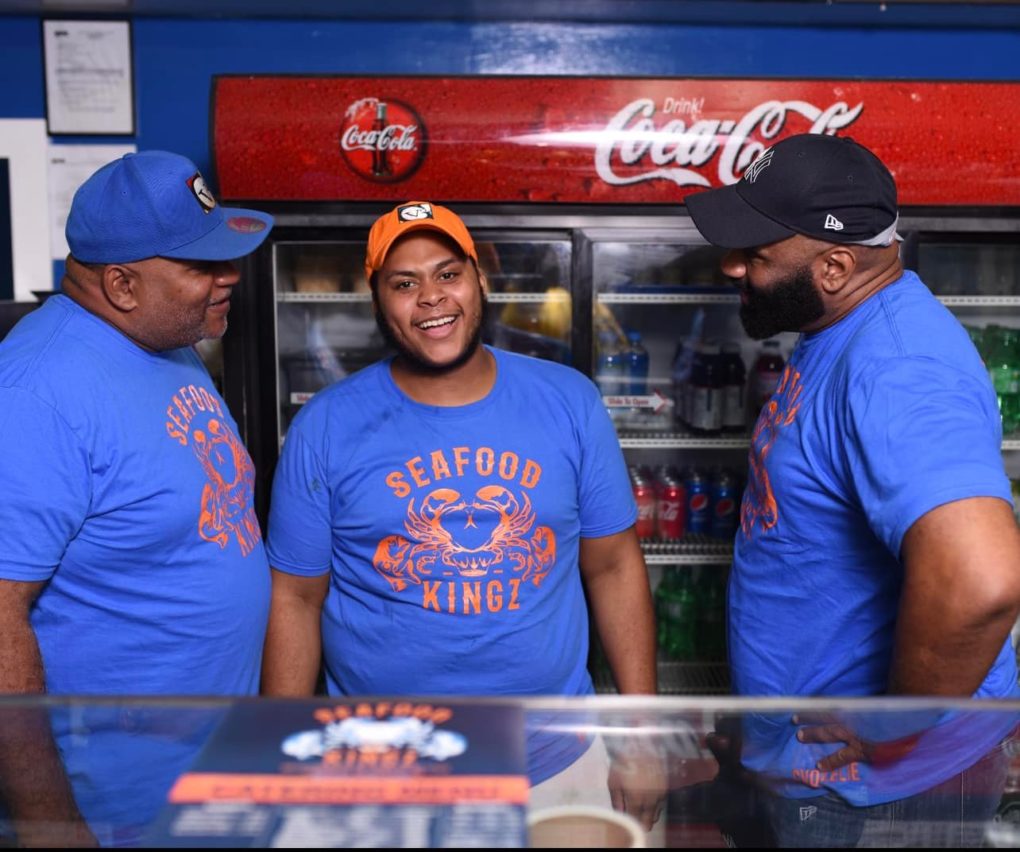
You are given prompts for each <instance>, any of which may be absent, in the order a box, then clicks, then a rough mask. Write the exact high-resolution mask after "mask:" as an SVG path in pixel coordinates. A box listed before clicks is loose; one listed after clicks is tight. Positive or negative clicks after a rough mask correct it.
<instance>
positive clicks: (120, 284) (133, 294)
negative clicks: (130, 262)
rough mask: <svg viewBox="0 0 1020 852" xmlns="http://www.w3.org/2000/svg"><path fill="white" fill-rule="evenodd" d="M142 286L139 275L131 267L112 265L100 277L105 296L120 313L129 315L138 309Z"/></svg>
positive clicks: (106, 267)
mask: <svg viewBox="0 0 1020 852" xmlns="http://www.w3.org/2000/svg"><path fill="white" fill-rule="evenodd" d="M140 284H141V280H140V279H139V276H138V273H137V272H135V270H133V269H132V268H131V267H130V266H125V265H124V264H120V263H111V264H108V265H107V266H104V267H103V272H102V275H101V277H100V286H101V287H102V290H103V295H104V296H105V297H106V300H107V301H108V302H109V303H110V304H111V305H113V306H114V307H115V308H116V309H117V310H119V311H124V312H125V313H127V312H128V311H133V310H134V309H135V308H137V307H138V288H139V286H140Z"/></svg>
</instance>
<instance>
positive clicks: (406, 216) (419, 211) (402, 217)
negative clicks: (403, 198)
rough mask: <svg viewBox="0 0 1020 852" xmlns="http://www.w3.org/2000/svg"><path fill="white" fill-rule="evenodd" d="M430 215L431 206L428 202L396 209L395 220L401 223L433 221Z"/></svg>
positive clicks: (433, 217)
mask: <svg viewBox="0 0 1020 852" xmlns="http://www.w3.org/2000/svg"><path fill="white" fill-rule="evenodd" d="M435 218H436V217H435V216H433V215H432V205H431V204H429V203H428V202H422V203H421V204H405V205H404V206H403V207H398V208H397V219H398V220H399V221H401V222H418V221H421V220H422V219H435Z"/></svg>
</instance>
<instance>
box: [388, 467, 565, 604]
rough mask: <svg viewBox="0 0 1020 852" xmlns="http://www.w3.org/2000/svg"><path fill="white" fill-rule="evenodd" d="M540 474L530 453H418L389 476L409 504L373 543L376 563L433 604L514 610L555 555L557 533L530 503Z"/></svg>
mask: <svg viewBox="0 0 1020 852" xmlns="http://www.w3.org/2000/svg"><path fill="white" fill-rule="evenodd" d="M541 476H542V468H541V466H540V465H539V464H538V463H537V462H535V461H533V460H531V459H526V458H522V457H521V456H519V455H518V454H517V453H514V452H510V451H505V452H498V451H496V450H493V449H491V448H489V447H479V448H477V449H472V448H469V447H453V448H452V449H449V450H435V451H434V452H431V453H429V454H428V455H427V456H415V457H414V458H412V459H410V460H408V461H407V462H406V463H405V465H404V467H403V469H400V470H395V471H392V472H391V473H389V474H388V475H387V477H386V484H387V485H388V486H389V487H390V489H391V490H392V493H393V495H394V496H395V497H396V498H397V499H399V500H402V501H404V502H405V505H406V510H405V512H406V514H405V517H404V534H402V535H400V534H398V535H388V536H386V537H385V538H383V539H382V540H381V541H380V542H379V544H378V546H377V547H376V550H375V554H374V556H373V558H372V564H373V566H374V567H375V569H376V571H378V572H379V573H380V574H381V575H382V576H383V577H384V578H385V579H386V581H387V582H388V583H389V585H390V587H391V588H392V589H393V591H394V592H398V593H408V592H411V593H413V592H412V590H414V591H417V592H418V593H420V595H421V603H422V608H424V609H428V610H432V611H434V612H444V613H449V614H451V615H479V614H481V613H497V612H501V611H504V610H505V611H512V610H516V609H519V608H520V593H521V590H522V587H523V586H524V584H526V583H531V584H533V585H535V586H538V585H540V584H541V583H542V580H543V579H544V578H545V577H546V575H547V574H548V573H549V571H551V570H552V569H553V567H554V566H555V564H556V535H555V533H554V532H553V530H552V529H551V528H550V527H548V526H544V525H543V524H541V523H539V522H538V520H537V517H536V513H535V509H534V507H533V505H532V502H531V493H532V489H534V487H535V486H536V485H537V484H538V482H539V480H540V479H541ZM479 483H485V484H479Z"/></svg>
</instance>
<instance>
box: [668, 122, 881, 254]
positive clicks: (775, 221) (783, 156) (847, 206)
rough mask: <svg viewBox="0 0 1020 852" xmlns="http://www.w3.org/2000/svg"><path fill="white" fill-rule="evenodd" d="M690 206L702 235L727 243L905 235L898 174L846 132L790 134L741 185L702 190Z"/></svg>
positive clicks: (876, 239) (876, 241)
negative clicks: (899, 207)
mask: <svg viewBox="0 0 1020 852" xmlns="http://www.w3.org/2000/svg"><path fill="white" fill-rule="evenodd" d="M686 204H687V210H688V212H689V213H690V214H691V218H692V219H693V220H694V224H695V225H696V226H697V228H698V230H699V231H701V235H702V236H703V237H704V238H705V239H706V240H708V241H709V242H710V243H712V244H713V245H717V246H721V247H723V248H750V247H752V246H762V245H767V244H768V243H774V242H778V241H779V240H785V239H787V238H788V237H792V236H793V235H794V234H804V235H805V236H808V237H814V238H815V239H819V240H825V241H826V242H832V243H850V244H855V245H865V246H887V245H890V244H891V243H892V242H893V241H894V240H897V239H899V235H898V234H897V233H896V224H897V220H898V211H897V206H896V182H895V181H894V180H893V176H892V175H891V174H890V173H889V170H888V169H887V168H886V167H885V165H884V164H883V163H882V161H881V160H879V159H878V157H876V156H875V155H874V154H873V153H871V151H869V150H868V149H867V148H865V147H864V146H863V145H860V144H859V143H857V142H855V141H854V140H853V139H850V138H848V137H845V136H844V137H840V136H825V135H821V134H817V133H802V134H799V135H797V136H789V137H787V138H786V139H783V140H781V141H779V142H777V143H776V144H775V145H773V146H772V147H771V148H767V149H766V150H764V151H762V153H761V154H760V155H759V157H758V158H757V159H756V160H755V161H754V162H753V163H751V165H749V166H748V167H747V168H746V169H745V170H744V174H743V176H742V177H741V178H740V180H739V181H737V183H735V184H731V185H730V186H724V187H720V188H719V189H709V190H706V191H704V192H698V193H695V194H694V195H691V196H688V198H687V199H686Z"/></svg>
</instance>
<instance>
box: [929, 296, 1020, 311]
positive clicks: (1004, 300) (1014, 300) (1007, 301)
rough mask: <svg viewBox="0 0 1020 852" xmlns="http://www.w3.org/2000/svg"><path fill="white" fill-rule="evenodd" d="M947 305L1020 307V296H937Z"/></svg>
mask: <svg viewBox="0 0 1020 852" xmlns="http://www.w3.org/2000/svg"><path fill="white" fill-rule="evenodd" d="M936 298H938V300H939V301H940V302H942V304H943V305H945V306H946V307H973V308H995V307H1012V308H1015V307H1020V296H937V297H936Z"/></svg>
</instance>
